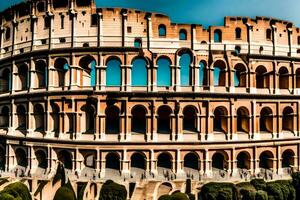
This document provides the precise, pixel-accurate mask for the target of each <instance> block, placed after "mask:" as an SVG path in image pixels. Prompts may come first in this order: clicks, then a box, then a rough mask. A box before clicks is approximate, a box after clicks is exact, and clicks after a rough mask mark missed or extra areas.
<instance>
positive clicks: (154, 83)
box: [149, 65, 158, 92]
mask: <svg viewBox="0 0 300 200" xmlns="http://www.w3.org/2000/svg"><path fill="white" fill-rule="evenodd" d="M149 67H150V66H149ZM157 68H158V65H153V68H152V70H151V72H152V82H151V84H152V87H151V91H152V92H157Z"/></svg>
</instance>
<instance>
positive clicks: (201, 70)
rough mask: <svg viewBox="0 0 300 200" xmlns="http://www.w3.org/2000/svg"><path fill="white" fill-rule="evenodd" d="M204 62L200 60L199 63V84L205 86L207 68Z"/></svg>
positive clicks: (206, 82)
mask: <svg viewBox="0 0 300 200" xmlns="http://www.w3.org/2000/svg"><path fill="white" fill-rule="evenodd" d="M206 66H207V64H206V62H205V61H203V60H202V61H200V64H199V86H207V85H208V79H207V69H206Z"/></svg>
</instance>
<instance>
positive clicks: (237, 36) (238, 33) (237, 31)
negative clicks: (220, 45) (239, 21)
mask: <svg viewBox="0 0 300 200" xmlns="http://www.w3.org/2000/svg"><path fill="white" fill-rule="evenodd" d="M241 36H242V29H241V28H236V29H235V39H237V40H238V39H241Z"/></svg>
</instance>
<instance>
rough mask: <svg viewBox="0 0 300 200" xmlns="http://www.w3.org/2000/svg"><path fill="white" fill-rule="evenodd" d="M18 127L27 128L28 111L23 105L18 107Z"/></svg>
mask: <svg viewBox="0 0 300 200" xmlns="http://www.w3.org/2000/svg"><path fill="white" fill-rule="evenodd" d="M17 118H18V129H19V130H26V128H27V113H26V109H25V107H24V106H23V105H19V106H18V107H17Z"/></svg>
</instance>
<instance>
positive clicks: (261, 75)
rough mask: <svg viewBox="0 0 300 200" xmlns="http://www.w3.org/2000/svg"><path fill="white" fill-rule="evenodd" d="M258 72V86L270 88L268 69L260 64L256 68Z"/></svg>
mask: <svg viewBox="0 0 300 200" xmlns="http://www.w3.org/2000/svg"><path fill="white" fill-rule="evenodd" d="M255 73H256V88H259V89H260V88H269V84H270V81H269V74H268V73H267V69H266V68H265V67H264V66H262V65H260V66H258V67H257V68H256V70H255Z"/></svg>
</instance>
